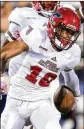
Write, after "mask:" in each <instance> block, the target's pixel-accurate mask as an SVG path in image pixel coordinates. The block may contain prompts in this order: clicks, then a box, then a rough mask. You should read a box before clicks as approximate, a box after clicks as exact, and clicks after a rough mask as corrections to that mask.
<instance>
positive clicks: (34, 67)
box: [8, 26, 81, 101]
mask: <svg viewBox="0 0 84 129" xmlns="http://www.w3.org/2000/svg"><path fill="white" fill-rule="evenodd" d="M20 34H21V38H22V39H23V40H24V42H25V43H26V44H27V45H28V46H29V51H28V53H27V55H26V57H25V59H24V61H23V63H22V65H21V67H20V69H19V70H18V72H17V73H16V75H15V76H13V77H12V78H11V81H10V83H11V86H10V90H9V93H8V94H9V95H10V96H11V97H14V98H16V99H21V100H25V101H36V100H39V99H47V98H49V97H51V94H50V84H51V83H52V82H53V81H55V80H56V79H57V78H58V76H59V73H60V71H61V70H68V69H72V68H74V67H75V66H76V65H78V64H79V62H80V54H81V52H80V48H79V47H78V45H76V44H74V45H73V46H72V47H71V48H70V49H68V50H64V51H61V52H57V51H56V50H55V49H54V48H53V47H52V45H51V42H50V40H49V37H48V36H47V33H46V30H45V27H42V26H41V27H38V28H37V27H36V26H35V27H34V26H33V27H30V26H28V27H26V28H25V29H23V30H22V31H21V33H20Z"/></svg>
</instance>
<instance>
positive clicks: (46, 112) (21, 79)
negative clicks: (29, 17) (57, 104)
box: [1, 8, 81, 129]
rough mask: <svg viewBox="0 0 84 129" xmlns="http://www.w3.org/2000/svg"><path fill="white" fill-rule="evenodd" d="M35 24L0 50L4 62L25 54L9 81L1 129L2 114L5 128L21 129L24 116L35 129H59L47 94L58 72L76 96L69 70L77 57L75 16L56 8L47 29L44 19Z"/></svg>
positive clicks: (75, 83)
mask: <svg viewBox="0 0 84 129" xmlns="http://www.w3.org/2000/svg"><path fill="white" fill-rule="evenodd" d="M68 16H70V17H68ZM39 21H40V22H41V23H42V24H41V26H39V27H38V26H36V25H38V22H36V23H34V24H32V25H31V26H30V25H29V26H27V27H26V28H24V29H23V30H22V31H21V32H20V36H21V38H22V40H20V41H19V40H18V41H16V42H15V43H14V44H13V42H10V43H8V44H7V45H6V46H4V47H3V48H2V50H1V59H4V60H6V59H9V58H11V57H13V56H16V55H17V54H20V53H21V52H23V51H25V50H26V51H27V54H26V57H25V59H24V61H23V63H22V64H21V67H20V69H19V70H18V72H17V73H16V74H15V75H14V76H13V77H11V80H10V84H11V86H10V89H9V92H8V98H7V103H6V107H5V109H4V112H3V113H2V129H3V125H4V124H3V123H4V122H3V121H5V118H4V113H5V112H7V115H8V119H7V121H6V125H4V127H6V129H11V128H14V129H18V128H19V129H21V128H22V127H23V126H24V123H25V121H26V119H27V118H28V117H30V120H31V122H32V124H33V126H34V128H36V129H38V128H39V129H51V128H53V129H54V128H55V129H56V128H57V129H60V128H61V127H60V125H59V119H58V117H57V116H56V112H54V108H53V107H52V100H51V94H50V83H51V82H53V81H56V79H57V78H58V77H59V74H60V72H62V73H63V75H64V78H65V85H66V86H68V87H69V88H70V89H71V90H72V91H73V92H74V96H79V95H80V90H79V80H78V78H77V76H76V75H75V74H74V73H73V70H72V69H73V68H74V67H75V66H76V65H78V64H79V62H80V57H81V52H80V48H79V47H78V45H76V44H75V41H76V40H77V38H78V36H79V34H80V19H79V17H78V15H77V14H76V13H75V12H74V11H72V10H71V9H69V8H60V9H58V12H57V13H54V14H53V15H52V16H51V17H50V20H49V22H48V26H47V28H46V26H45V22H44V20H42V19H41V20H39ZM75 50H76V51H75ZM16 63H17V62H16ZM15 118H16V119H15ZM11 120H12V122H11Z"/></svg>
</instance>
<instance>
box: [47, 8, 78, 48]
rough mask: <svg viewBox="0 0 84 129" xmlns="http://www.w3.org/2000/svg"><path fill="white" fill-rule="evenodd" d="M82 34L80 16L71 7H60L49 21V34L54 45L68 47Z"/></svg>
mask: <svg viewBox="0 0 84 129" xmlns="http://www.w3.org/2000/svg"><path fill="white" fill-rule="evenodd" d="M79 34H80V18H79V17H78V15H77V13H76V12H74V11H72V10H71V9H69V8H60V9H58V11H57V12H56V13H54V14H53V15H52V16H51V17H50V19H49V22H48V35H49V38H50V40H51V42H52V45H53V47H56V48H57V49H58V50H63V49H68V48H69V47H70V46H72V44H73V43H74V42H75V41H76V40H77V38H78V36H79Z"/></svg>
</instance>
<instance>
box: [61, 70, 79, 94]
mask: <svg viewBox="0 0 84 129" xmlns="http://www.w3.org/2000/svg"><path fill="white" fill-rule="evenodd" d="M62 74H63V77H64V81H65V85H66V86H68V87H69V88H70V89H71V90H72V91H73V92H74V95H75V96H79V95H80V88H79V79H78V77H77V75H76V73H75V72H74V70H71V71H68V72H64V71H63V72H62Z"/></svg>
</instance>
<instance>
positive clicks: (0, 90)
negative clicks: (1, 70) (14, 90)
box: [0, 76, 7, 95]
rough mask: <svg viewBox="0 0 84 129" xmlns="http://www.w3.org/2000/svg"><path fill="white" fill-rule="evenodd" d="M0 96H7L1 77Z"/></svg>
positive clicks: (5, 86) (5, 85)
mask: <svg viewBox="0 0 84 129" xmlns="http://www.w3.org/2000/svg"><path fill="white" fill-rule="evenodd" d="M0 94H2V95H5V94H7V84H6V83H5V80H4V76H2V77H1V84H0Z"/></svg>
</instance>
